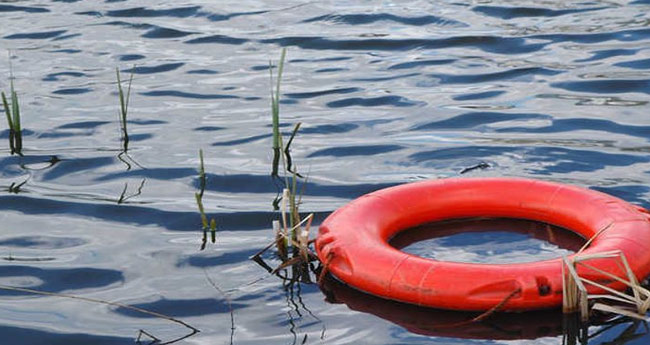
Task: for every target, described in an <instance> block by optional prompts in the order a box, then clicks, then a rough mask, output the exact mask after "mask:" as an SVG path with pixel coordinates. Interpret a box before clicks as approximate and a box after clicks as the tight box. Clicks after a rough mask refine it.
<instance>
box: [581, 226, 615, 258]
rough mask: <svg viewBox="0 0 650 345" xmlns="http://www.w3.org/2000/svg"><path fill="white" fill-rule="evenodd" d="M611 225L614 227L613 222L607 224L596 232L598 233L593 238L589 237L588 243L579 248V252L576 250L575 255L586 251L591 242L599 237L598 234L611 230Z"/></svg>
mask: <svg viewBox="0 0 650 345" xmlns="http://www.w3.org/2000/svg"><path fill="white" fill-rule="evenodd" d="M612 225H614V223H613V222H612V223H609V224H607V225H605V226H604V227H603V228H602V229H600V230H598V232H597V233H595V234H594V235H593V236H591V238H590V239H589V240H588V241H587V242H586V243H585V244H584V245H583V246H582V247H581V248H580V250H578V252H577V253H576V255H578V254H580V253H582V251H583V250H585V249H587V247H589V245H590V244H591V242H593V241H594V240H595V239H596V237H598V236H600V234H602V233H603V232H604V231H605V230H607V229H609V228H611V227H612Z"/></svg>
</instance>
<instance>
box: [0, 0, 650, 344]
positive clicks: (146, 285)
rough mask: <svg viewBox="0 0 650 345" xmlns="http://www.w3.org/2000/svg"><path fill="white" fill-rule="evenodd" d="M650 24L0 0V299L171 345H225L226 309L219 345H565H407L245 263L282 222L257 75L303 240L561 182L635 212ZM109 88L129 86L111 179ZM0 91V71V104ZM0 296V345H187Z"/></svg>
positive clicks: (266, 6)
mask: <svg viewBox="0 0 650 345" xmlns="http://www.w3.org/2000/svg"><path fill="white" fill-rule="evenodd" d="M649 6H650V3H648V1H639V0H637V1H600V0H596V1H587V2H584V1H564V2H539V1H517V2H511V1H497V0H494V1H465V0H460V1H455V2H442V1H410V0H409V1H399V2H398V1H360V2H354V3H351V2H345V1H332V0H326V1H318V2H304V1H291V0H284V1H275V2H264V1H253V0H243V1H238V2H233V1H226V2H218V3H217V2H214V1H201V0H190V1H185V2H182V3H179V2H175V1H157V2H152V1H142V0H126V1H113V0H106V1H103V2H99V1H74V0H66V1H56V0H55V1H47V0H43V1H33V0H25V1H9V2H8V1H1V2H0V21H1V22H2V25H0V50H2V51H6V50H8V49H10V50H11V63H12V66H13V74H14V76H15V86H16V89H17V91H18V94H19V98H20V101H21V107H22V113H23V127H24V128H25V130H24V146H25V150H24V156H23V157H18V156H15V155H14V156H11V155H10V154H9V150H8V145H7V146H4V147H5V148H4V149H3V151H2V152H1V153H2V155H0V186H2V188H1V190H2V191H3V193H0V209H1V210H2V212H0V221H1V222H2V224H3V226H2V231H1V232H0V255H1V257H2V264H1V265H0V284H1V285H3V286H13V287H24V288H30V289H36V290H41V291H48V292H54V293H62V294H70V295H75V296H84V297H87V298H95V299H102V300H108V301H115V302H119V303H121V304H124V305H128V306H134V307H140V308H145V309H148V310H151V311H156V312H160V313H163V314H166V315H169V316H172V317H176V318H179V319H182V320H183V321H185V322H187V323H189V324H191V325H193V326H195V327H196V328H198V329H200V330H201V332H200V333H198V334H196V335H194V336H192V337H190V338H187V339H185V340H183V341H182V342H181V343H185V344H229V343H231V315H230V312H229V310H230V308H232V309H233V310H234V320H235V321H234V322H235V332H234V336H233V338H232V342H233V343H234V344H302V343H306V344H320V343H322V344H358V343H364V344H518V345H519V344H562V332H561V331H560V332H556V331H552V332H550V331H549V332H538V333H534V334H536V336H535V337H523V336H522V337H520V338H515V339H518V340H513V339H512V338H511V339H509V340H508V339H503V337H501V338H499V337H494V338H495V340H486V338H489V337H490V336H489V335H482V336H477V337H474V339H471V340H470V339H460V338H458V334H455V335H454V334H453V333H435V332H434V333H431V332H415V331H413V332H412V331H409V329H410V328H409V327H408V326H404V325H405V324H404V323H400V322H398V320H393V321H389V320H386V319H382V318H378V317H375V316H373V315H371V314H368V313H366V312H364V310H363V309H362V308H358V306H357V307H355V306H350V307H348V306H346V305H345V304H332V303H329V302H327V301H325V300H324V299H325V295H324V294H323V293H322V292H321V291H320V290H319V289H318V287H316V286H315V285H309V284H298V285H297V286H293V287H291V288H285V287H284V286H283V284H282V282H281V281H280V280H278V279H277V278H275V277H272V276H271V277H269V275H268V274H267V272H266V271H265V270H264V269H262V268H261V267H259V266H258V265H257V264H256V263H254V262H252V261H251V260H249V257H250V256H251V255H253V254H255V253H256V252H257V251H258V250H259V249H261V248H263V247H264V246H265V245H266V244H268V243H269V242H270V241H271V240H272V239H273V235H272V232H271V221H272V220H274V219H277V218H278V213H277V212H276V211H274V209H273V206H272V201H273V200H274V199H275V197H276V193H277V191H278V186H277V185H276V183H274V182H273V181H272V179H271V178H270V176H269V174H270V171H271V167H270V163H271V159H272V151H271V134H270V133H271V129H270V123H271V120H270V114H269V113H270V111H269V104H270V100H269V93H270V92H269V71H268V69H269V61H270V60H272V61H274V62H275V61H277V59H278V57H279V54H280V50H281V48H282V47H286V48H288V59H287V63H286V66H285V76H284V80H283V83H282V92H283V97H282V102H281V103H282V104H281V108H282V109H281V112H282V119H281V122H282V126H283V129H284V130H285V131H286V134H288V133H289V132H290V130H291V128H292V126H293V124H295V123H297V122H302V129H301V130H300V133H299V135H298V136H297V138H296V139H295V141H294V143H293V144H292V155H293V159H294V163H296V164H297V167H298V169H299V171H301V172H303V173H304V174H305V175H308V176H309V182H308V184H307V185H306V188H305V192H304V197H303V205H302V209H303V210H304V211H305V212H314V213H315V215H316V223H318V222H320V221H321V220H322V219H323V218H324V217H325V216H327V215H328V214H329V213H330V212H332V211H333V210H334V209H336V208H337V207H339V206H341V205H343V204H345V203H346V202H348V201H349V200H351V199H353V198H355V197H358V196H360V195H363V194H365V193H367V192H370V191H373V190H376V189H379V188H383V187H387V186H392V185H396V184H400V183H405V182H410V181H417V180H422V179H431V178H445V177H452V176H459V175H463V176H477V177H482V176H518V177H528V178H539V179H544V180H551V181H560V182H565V183H572V184H576V185H579V186H583V187H587V188H592V189H596V190H600V191H603V192H606V193H610V194H613V195H615V196H618V197H621V198H623V199H625V200H627V201H630V202H632V203H635V204H638V205H641V206H645V207H648V206H650V204H648V202H647V200H648V196H649V195H650V187H648V186H650V175H649V172H650V158H649V156H648V152H649V151H650V145H649V143H648V140H649V139H650V121H648V104H647V103H648V95H649V94H650V74H649V73H650V72H649V70H648V68H649V67H650V63H649V61H650V28H649V27H648V22H649V19H650V16H649V14H648V13H650V7H649ZM115 68H118V69H119V70H120V71H122V77H123V78H124V77H125V76H128V75H129V73H130V71H133V73H134V78H133V90H132V94H131V102H130V114H129V119H130V120H129V122H128V128H129V135H130V143H129V155H130V156H131V157H132V160H126V163H124V162H122V161H121V160H120V159H119V158H118V157H117V156H118V154H119V153H120V150H121V148H122V143H121V141H120V125H119V121H118V116H117V111H118V110H117V109H118V99H117V87H116V82H115V80H116V79H115ZM8 83H9V64H8V59H5V58H0V89H2V90H5V91H6V90H8V88H9V85H8ZM0 135H1V138H0V139H1V140H6V138H7V137H8V132H7V130H3V131H2V132H1V133H0ZM3 143H4V144H5V145H6V141H4V142H3ZM200 148H202V149H203V150H204V152H205V160H206V171H207V173H208V184H207V187H206V192H205V195H204V204H205V206H206V210H207V212H208V213H209V216H210V217H214V218H215V219H216V220H217V223H218V229H219V232H218V237H217V243H216V244H215V245H210V246H208V248H207V249H206V250H204V251H200V250H199V247H200V240H201V231H200V218H199V215H198V212H197V208H196V204H195V199H194V192H195V191H196V190H197V188H198V180H197V166H198V163H199V162H198V150H199V149H200ZM133 161H135V162H136V163H134V162H133ZM461 173H462V174H461ZM121 196H122V197H121ZM120 199H121V200H120ZM118 201H122V202H121V203H118ZM475 240H476V238H475V237H470V238H465V239H462V241H469V242H471V241H475ZM469 242H468V243H469ZM444 247H445V248H449V247H448V245H446V244H445V245H444ZM455 248H456V249H457V250H458V251H459V253H458V255H459V256H462V255H467V253H468V252H467V251H465V250H464V249H463V246H462V245H460V246H457V247H455ZM525 248H528V245H526V244H524V249H525ZM268 259H269V260H270V261H271V262H274V263H276V264H277V262H275V261H274V260H273V258H272V257H271V256H269V257H268ZM210 280H212V281H213V282H214V283H215V285H216V286H218V289H219V290H221V292H220V291H218V290H217V289H215V288H214V286H213V285H212V284H211V283H210ZM224 294H226V295H227V297H228V298H227V299H226V298H224ZM0 296H1V298H0V315H2V316H1V317H0V318H1V324H2V325H1V326H0V334H2V335H3V339H5V341H6V342H9V343H12V344H43V343H48V344H89V343H92V344H106V345H108V344H110V345H113V344H127V343H132V342H133V340H134V339H135V338H136V337H137V335H138V331H139V330H141V329H142V330H145V331H146V332H148V333H150V334H152V335H155V336H156V337H158V338H160V339H162V340H163V341H167V340H171V339H174V338H177V337H180V336H183V335H184V334H186V331H187V330H186V329H185V328H183V327H182V326H180V325H178V324H175V323H173V322H169V321H167V320H162V319H159V318H155V317H151V315H146V314H141V313H136V312H132V311H130V310H128V309H124V308H119V307H109V306H106V305H101V304H96V303H89V302H84V301H80V300H73V299H66V298H57V297H52V296H36V295H33V294H29V293H25V292H17V291H8V290H0ZM340 296H341V295H340ZM341 298H342V297H341ZM355 310H358V311H355ZM365 311H367V310H365ZM412 315H420V314H418V313H416V312H413V314H412ZM445 317H446V316H445ZM533 319H538V320H541V319H542V318H539V317H537V318H533ZM543 320H552V317H548V316H546V317H545V318H543ZM400 324H402V326H400ZM556 326H557V325H554V326H552V327H551V326H549V327H550V328H549V329H556ZM628 326H630V324H626V323H624V324H621V325H618V326H615V327H613V328H611V329H608V330H607V331H605V332H603V333H598V334H597V335H596V336H594V337H593V338H592V339H591V340H590V341H589V344H590V345H592V344H604V343H607V342H610V341H614V339H616V338H617V337H619V335H620V334H621V333H622V332H623V331H624V330H625V329H626V327H628ZM634 327H635V326H634V325H633V326H632V328H633V329H632V331H634ZM600 329H602V327H600V326H597V325H595V326H593V327H592V328H591V333H592V334H596V332H598V330H600ZM636 331H637V333H643V328H639V329H638V330H636ZM481 332H482V331H481ZM481 332H479V333H480V334H484V333H481ZM323 333H324V334H323ZM535 338H537V339H535ZM618 339H619V340H617V341H618V342H617V343H619V344H626V345H627V344H645V343H647V342H648V341H649V340H650V336H648V335H640V336H639V337H629V338H626V339H621V338H618Z"/></svg>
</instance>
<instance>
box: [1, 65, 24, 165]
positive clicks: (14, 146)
mask: <svg viewBox="0 0 650 345" xmlns="http://www.w3.org/2000/svg"><path fill="white" fill-rule="evenodd" d="M1 95H2V105H3V107H4V109H5V115H6V116H7V125H8V127H9V149H10V150H11V154H12V155H13V154H14V153H15V154H19V155H22V150H23V134H22V128H21V125H20V106H19V104H18V94H17V93H16V89H15V88H14V76H13V73H12V72H11V68H10V75H9V98H10V99H11V103H9V102H8V101H7V96H6V95H5V93H4V91H3V92H2V93H1Z"/></svg>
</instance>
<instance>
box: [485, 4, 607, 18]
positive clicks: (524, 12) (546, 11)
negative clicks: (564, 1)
mask: <svg viewBox="0 0 650 345" xmlns="http://www.w3.org/2000/svg"><path fill="white" fill-rule="evenodd" d="M605 8H607V7H593V8H572V9H562V10H555V9H550V8H541V7H504V6H476V7H474V8H472V11H474V12H479V13H481V14H484V15H487V16H490V17H496V18H501V19H513V18H521V17H559V16H564V15H567V14H574V13H582V12H590V11H598V10H602V9H605Z"/></svg>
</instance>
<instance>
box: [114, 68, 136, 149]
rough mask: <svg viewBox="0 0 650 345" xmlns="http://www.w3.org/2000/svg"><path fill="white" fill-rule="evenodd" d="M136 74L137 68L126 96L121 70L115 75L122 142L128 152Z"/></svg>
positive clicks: (116, 69)
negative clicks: (128, 128) (130, 104)
mask: <svg viewBox="0 0 650 345" xmlns="http://www.w3.org/2000/svg"><path fill="white" fill-rule="evenodd" d="M134 72H135V66H134V67H133V70H132V71H131V76H130V77H129V85H128V87H127V89H126V96H125V94H124V89H123V88H122V80H121V78H120V70H119V68H115V74H116V76H117V92H118V97H119V100H120V109H119V118H120V128H121V130H122V142H123V144H124V147H123V149H124V151H125V152H126V151H127V150H128V147H129V132H128V130H127V127H126V124H127V116H128V113H129V100H130V98H131V84H132V83H133V73H134Z"/></svg>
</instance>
